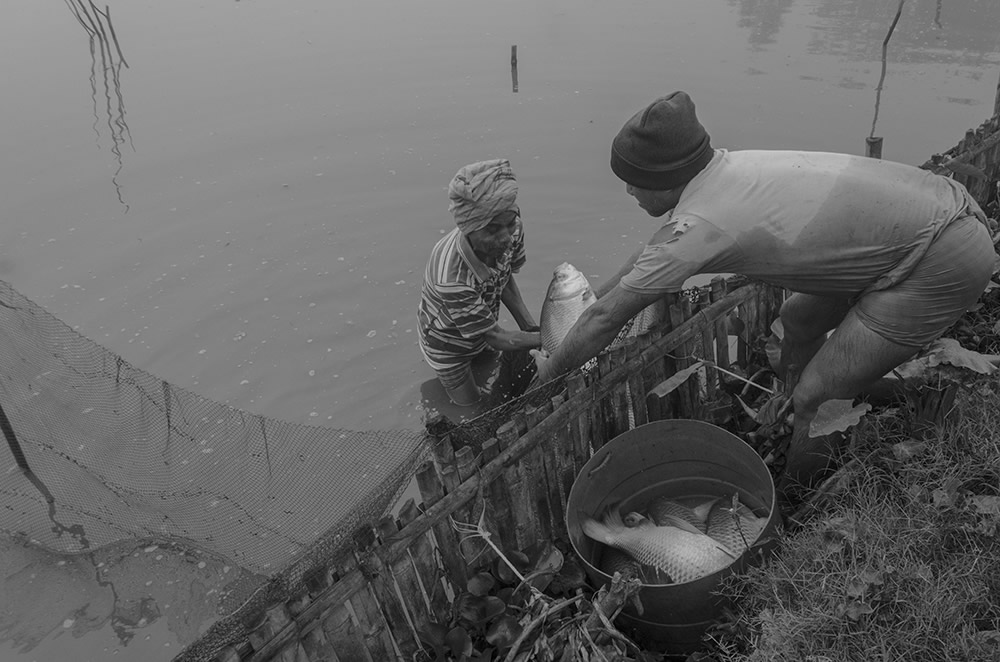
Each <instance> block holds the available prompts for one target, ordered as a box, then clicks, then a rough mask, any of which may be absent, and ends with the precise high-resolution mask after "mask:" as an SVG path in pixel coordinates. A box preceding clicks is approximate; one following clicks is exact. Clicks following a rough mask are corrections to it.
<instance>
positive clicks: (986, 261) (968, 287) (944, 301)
mask: <svg viewBox="0 0 1000 662" xmlns="http://www.w3.org/2000/svg"><path fill="white" fill-rule="evenodd" d="M996 264H997V254H996V251H995V249H994V248H993V242H992V240H991V238H990V233H989V231H988V230H987V229H986V226H985V225H983V223H981V222H980V221H979V220H978V219H977V218H976V217H975V216H966V217H965V218H960V219H958V220H956V221H954V222H953V223H951V224H950V225H949V226H948V227H946V228H945V229H944V230H942V231H941V234H940V235H939V236H938V237H937V239H935V240H934V242H933V243H932V244H931V245H930V246H929V247H928V249H927V253H925V254H924V256H923V257H922V258H921V259H920V260H919V261H918V262H917V264H916V266H915V267H914V268H913V271H911V272H910V274H909V275H908V276H907V277H906V278H905V279H903V280H902V281H901V282H899V283H897V284H895V285H893V286H892V287H889V288H888V289H884V290H878V291H874V292H869V293H867V294H865V295H863V296H862V297H861V298H860V299H859V300H858V301H857V304H856V306H855V310H856V312H857V313H858V316H859V317H860V319H861V322H862V323H863V324H864V325H865V326H866V327H868V328H869V329H871V330H872V331H874V332H875V333H877V334H879V335H880V336H882V337H883V338H885V339H886V340H890V341H892V342H894V343H897V344H899V345H904V346H907V347H923V346H924V345H927V344H928V343H930V342H932V341H934V340H936V339H937V338H938V337H939V336H940V335H941V334H942V333H944V332H945V331H946V330H947V329H948V327H950V326H951V325H952V324H954V323H955V322H956V321H957V320H958V318H960V317H961V316H962V315H963V314H964V313H965V311H967V310H968V309H969V308H970V307H971V306H972V305H973V304H975V303H976V301H977V300H978V299H979V295H980V294H982V293H983V290H984V289H985V288H986V284H987V283H988V282H989V280H990V276H991V275H992V274H993V272H994V269H995V267H996Z"/></svg>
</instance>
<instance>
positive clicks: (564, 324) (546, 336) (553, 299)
mask: <svg viewBox="0 0 1000 662" xmlns="http://www.w3.org/2000/svg"><path fill="white" fill-rule="evenodd" d="M595 301H597V296H596V295H595V294H594V291H593V289H591V287H590V281H588V280H587V277H586V276H584V275H583V274H582V273H580V271H579V270H578V269H577V268H576V267H574V266H573V265H572V264H570V263H569V262H563V263H562V264H560V265H559V266H558V267H556V269H555V271H554V272H553V273H552V281H551V282H549V289H548V290H547V291H546V292H545V301H544V302H542V314H541V318H540V326H541V334H542V348H543V349H544V350H545V351H547V352H549V353H552V352H553V351H554V350H555V348H556V347H558V346H559V344H560V343H561V342H562V341H563V339H564V338H565V337H566V334H567V333H569V330H570V329H571V328H573V325H574V324H576V321H577V320H578V319H580V315H582V314H583V311H585V310H586V309H587V308H589V307H590V306H591V305H593V303H594V302H595Z"/></svg>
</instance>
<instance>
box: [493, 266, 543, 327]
mask: <svg viewBox="0 0 1000 662" xmlns="http://www.w3.org/2000/svg"><path fill="white" fill-rule="evenodd" d="M500 301H502V302H503V305H504V306H506V307H507V310H509V311H510V314H511V316H513V318H514V321H515V322H517V326H518V328H519V329H521V330H522V331H525V330H529V329H531V330H534V331H537V330H538V325H537V324H536V323H535V318H534V317H532V316H531V311H529V310H528V306H527V305H525V303H524V298H523V297H521V290H520V288H518V286H517V281H516V280H514V274H511V276H510V278H509V279H508V280H507V285H506V286H505V287H504V288H503V292H501V293H500Z"/></svg>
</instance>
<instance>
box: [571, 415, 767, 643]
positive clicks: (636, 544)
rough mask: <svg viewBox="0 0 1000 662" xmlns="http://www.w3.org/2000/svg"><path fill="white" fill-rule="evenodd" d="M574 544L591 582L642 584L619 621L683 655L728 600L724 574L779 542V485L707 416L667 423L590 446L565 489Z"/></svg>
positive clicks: (641, 638)
mask: <svg viewBox="0 0 1000 662" xmlns="http://www.w3.org/2000/svg"><path fill="white" fill-rule="evenodd" d="M566 513H567V514H566V525H567V529H568V533H569V538H570V543H571V544H572V546H573V549H574V551H575V552H576V554H577V555H578V556H579V557H580V559H581V560H582V562H583V564H584V567H585V568H586V570H587V574H588V576H589V577H590V580H591V582H592V583H593V584H595V585H596V586H602V585H604V584H608V583H610V582H611V579H612V577H613V575H614V574H615V572H621V573H622V574H624V575H626V576H632V577H637V578H638V579H639V580H640V581H641V582H642V587H641V589H640V592H639V600H638V601H637V603H636V604H630V605H629V606H627V607H626V608H625V609H624V610H623V611H622V613H621V615H620V616H619V617H618V625H619V627H621V628H622V629H623V631H626V632H628V633H629V634H631V635H632V636H634V637H635V639H636V641H637V642H639V643H641V644H643V645H644V646H646V647H647V648H649V649H651V650H659V651H663V652H667V653H690V652H693V651H695V650H697V649H698V648H700V646H701V639H702V636H703V635H704V633H705V631H706V630H707V629H708V627H709V626H710V625H711V624H712V623H713V622H715V621H716V620H717V619H718V618H719V616H720V615H721V614H722V611H723V609H724V608H725V607H726V604H727V603H726V599H725V598H724V597H722V596H720V595H718V594H716V589H717V588H718V586H719V583H720V582H721V581H722V580H723V579H724V578H725V577H726V576H728V575H729V574H732V573H734V572H739V571H742V570H744V569H745V568H746V567H747V566H748V564H751V563H756V562H759V561H760V560H761V559H762V558H763V557H764V556H765V555H766V554H767V553H769V552H770V551H771V550H772V549H773V547H774V537H775V533H776V531H777V527H778V525H779V523H780V515H779V513H778V510H777V507H776V505H775V496H774V483H773V481H772V480H771V474H770V472H769V471H768V469H767V466H766V465H765V464H764V462H763V460H762V459H761V458H760V456H759V455H758V454H757V453H756V452H755V451H754V450H753V448H751V447H750V446H749V445H748V444H746V443H745V442H744V441H743V440H742V439H740V438H739V437H737V436H735V435H733V434H731V433H730V432H728V431H726V430H724V429H722V428H720V427H718V426H715V425H711V424H710V423H705V422H703V421H696V420H664V421H656V422H653V423H648V424H646V425H641V426H639V427H637V428H634V429H632V430H629V431H628V432H625V433H624V434H621V435H619V436H617V437H615V438H614V439H612V440H611V441H609V442H608V443H607V444H605V445H604V446H603V447H601V448H600V449H599V450H597V452H595V453H594V455H593V457H592V458H591V459H590V461H588V462H587V463H586V464H585V465H584V466H583V468H582V469H581V471H580V473H579V475H578V476H577V478H576V480H575V481H574V483H573V487H572V489H571V490H570V494H569V500H568V502H567V507H566Z"/></svg>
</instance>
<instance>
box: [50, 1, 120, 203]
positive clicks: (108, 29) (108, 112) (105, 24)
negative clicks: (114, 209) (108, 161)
mask: <svg viewBox="0 0 1000 662" xmlns="http://www.w3.org/2000/svg"><path fill="white" fill-rule="evenodd" d="M64 1H65V3H66V6H67V7H69V9H70V11H71V12H73V16H75V17H76V20H77V21H78V22H79V23H80V25H81V27H83V29H84V30H86V32H87V35H88V37H89V41H90V91H91V99H92V101H93V111H94V133H96V134H97V139H98V144H100V138H101V130H100V125H101V123H102V122H103V123H105V124H107V126H108V132H109V135H110V137H111V153H112V154H114V157H115V161H116V162H117V168H116V169H115V172H114V174H112V175H111V183H112V184H114V187H115V193H116V194H117V195H118V202H120V203H121V204H122V205H124V207H125V211H126V212H127V211H128V209H129V206H128V205H127V204H126V203H125V199H124V198H123V197H122V188H121V184H120V183H119V182H118V175H119V174H121V171H122V167H123V165H124V163H123V161H122V151H121V146H122V145H123V144H125V142H126V141H127V142H128V144H129V146H130V147H132V149H133V151H134V150H135V146H134V145H133V144H132V134H131V133H130V132H129V128H128V124H126V123H125V99H124V98H123V97H122V86H121V69H122V67H125V68H126V69H127V68H128V62H126V61H125V56H124V55H122V49H121V45H120V44H119V43H118V35H117V34H115V28H114V26H113V25H112V24H111V7H108V6H105V8H104V11H101V10H100V9H98V8H97V6H96V5H94V3H93V2H92V1H91V0H87V3H86V4H85V3H84V1H83V0H64ZM112 46H113V48H112ZM98 55H100V65H98ZM98 81H100V84H98ZM99 97H100V100H99Z"/></svg>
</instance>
